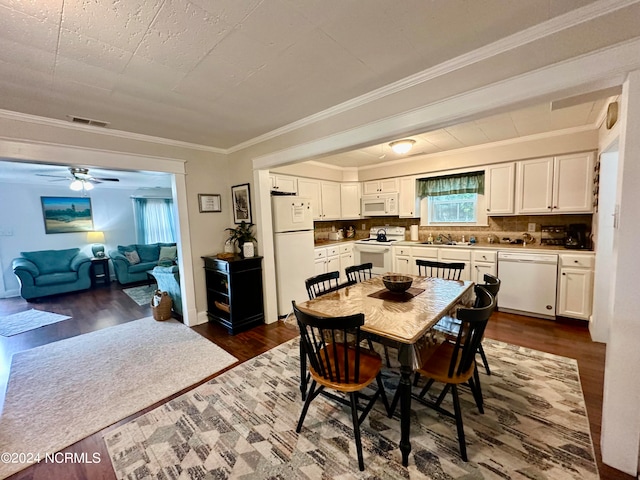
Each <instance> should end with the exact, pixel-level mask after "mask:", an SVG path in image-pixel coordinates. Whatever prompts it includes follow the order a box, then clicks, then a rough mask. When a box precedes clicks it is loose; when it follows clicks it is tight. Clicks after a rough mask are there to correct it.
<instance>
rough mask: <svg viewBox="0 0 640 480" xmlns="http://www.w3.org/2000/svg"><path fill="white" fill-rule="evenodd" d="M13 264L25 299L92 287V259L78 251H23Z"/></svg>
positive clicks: (71, 249)
mask: <svg viewBox="0 0 640 480" xmlns="http://www.w3.org/2000/svg"><path fill="white" fill-rule="evenodd" d="M20 255H21V256H20V257H18V258H14V259H13V262H12V267H13V273H15V275H16V277H18V281H19V282H20V295H21V296H22V298H24V299H25V300H29V301H30V300H34V299H36V298H39V297H46V296H48V295H56V294H58V293H66V292H75V291H78V290H87V289H88V288H90V287H91V276H90V274H89V269H90V268H91V260H90V259H89V257H87V256H86V255H85V254H84V253H81V252H80V249H79V248H69V249H66V250H40V251H36V252H20Z"/></svg>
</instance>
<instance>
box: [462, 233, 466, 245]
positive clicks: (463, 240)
mask: <svg viewBox="0 0 640 480" xmlns="http://www.w3.org/2000/svg"><path fill="white" fill-rule="evenodd" d="M464 242H466V240H465V239H464V235H462V243H464Z"/></svg>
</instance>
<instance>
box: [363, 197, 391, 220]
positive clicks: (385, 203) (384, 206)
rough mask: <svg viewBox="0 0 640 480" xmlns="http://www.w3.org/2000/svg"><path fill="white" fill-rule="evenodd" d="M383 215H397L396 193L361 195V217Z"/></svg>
mask: <svg viewBox="0 0 640 480" xmlns="http://www.w3.org/2000/svg"><path fill="white" fill-rule="evenodd" d="M384 215H398V194H397V193H380V194H377V195H364V196H363V197H362V216H363V217H380V216H384Z"/></svg>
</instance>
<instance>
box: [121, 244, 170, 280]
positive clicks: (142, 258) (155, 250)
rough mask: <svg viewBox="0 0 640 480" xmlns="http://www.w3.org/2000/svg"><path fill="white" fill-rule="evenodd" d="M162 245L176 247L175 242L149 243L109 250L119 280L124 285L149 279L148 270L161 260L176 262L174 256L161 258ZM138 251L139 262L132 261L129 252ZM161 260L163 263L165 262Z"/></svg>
mask: <svg viewBox="0 0 640 480" xmlns="http://www.w3.org/2000/svg"><path fill="white" fill-rule="evenodd" d="M162 247H173V248H174V249H175V247H176V244H175V243H149V244H139V243H136V244H132V245H118V248H117V250H112V251H110V252H109V257H110V258H111V263H112V264H113V270H114V272H115V274H116V278H117V279H118V282H119V283H120V284H122V285H127V284H129V283H136V282H143V281H146V280H148V278H149V277H148V276H147V272H148V271H150V270H153V268H154V267H156V266H157V265H158V262H160V260H162V261H163V262H164V261H167V262H168V263H171V262H174V261H175V259H176V257H175V254H174V258H163V259H161V258H160V250H161V248H162ZM132 252H135V253H137V258H138V259H139V262H135V263H134V262H132V261H131V260H130V259H129V258H127V253H129V254H131V253H132ZM130 256H131V255H130ZM163 262H161V263H163Z"/></svg>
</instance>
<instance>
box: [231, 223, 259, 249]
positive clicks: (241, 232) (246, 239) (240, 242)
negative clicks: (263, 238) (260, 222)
mask: <svg viewBox="0 0 640 480" xmlns="http://www.w3.org/2000/svg"><path fill="white" fill-rule="evenodd" d="M225 230H226V231H228V232H229V240H230V241H231V242H232V243H234V244H236V245H237V246H238V248H240V251H241V252H242V253H243V256H245V257H253V248H251V249H247V250H251V252H248V251H247V252H245V248H244V244H245V243H250V244H251V247H253V242H256V241H257V240H256V237H255V236H254V235H253V223H247V222H245V221H242V222H240V225H238V226H237V227H235V228H226V229H225ZM248 246H249V245H247V247H248Z"/></svg>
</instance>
